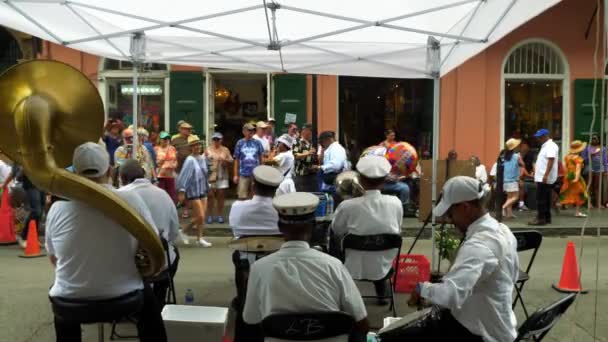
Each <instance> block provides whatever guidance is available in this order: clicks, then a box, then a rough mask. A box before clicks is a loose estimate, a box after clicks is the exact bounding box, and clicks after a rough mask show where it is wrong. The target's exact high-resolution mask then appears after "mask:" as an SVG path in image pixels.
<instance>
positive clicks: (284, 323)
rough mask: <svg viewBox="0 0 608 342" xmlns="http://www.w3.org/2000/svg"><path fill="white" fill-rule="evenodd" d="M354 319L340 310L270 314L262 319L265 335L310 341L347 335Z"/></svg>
mask: <svg viewBox="0 0 608 342" xmlns="http://www.w3.org/2000/svg"><path fill="white" fill-rule="evenodd" d="M354 324H355V320H354V319H353V317H352V316H350V315H348V314H346V313H344V312H341V311H336V312H316V313H287V314H274V315H270V316H268V317H266V318H264V320H263V321H262V329H263V331H264V336H265V337H273V338H279V339H283V340H291V341H312V340H319V339H324V338H330V337H336V336H340V335H349V334H350V332H351V331H352V330H353V326H354Z"/></svg>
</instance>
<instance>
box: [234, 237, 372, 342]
mask: <svg viewBox="0 0 608 342" xmlns="http://www.w3.org/2000/svg"><path fill="white" fill-rule="evenodd" d="M325 311H343V312H346V313H347V314H349V315H351V316H352V317H353V318H354V319H355V321H357V322H358V321H361V320H362V319H364V318H365V317H367V311H366V310H365V305H364V304H363V299H362V298H361V294H360V293H359V290H358V289H357V286H356V285H355V283H354V281H353V280H352V278H351V276H350V275H349V274H348V271H347V270H346V269H345V268H344V266H343V265H342V264H341V263H340V261H339V260H338V259H336V258H334V257H331V256H329V255H327V254H325V253H321V252H319V251H317V250H314V249H312V248H310V247H309V245H308V243H306V242H304V241H288V242H285V243H284V244H283V246H282V247H281V249H280V250H279V251H277V252H275V253H273V254H270V255H268V256H266V257H264V258H261V259H259V260H258V261H257V262H256V263H255V264H253V266H251V272H250V274H249V283H248V285H247V300H246V302H245V308H244V309H243V319H244V320H245V322H247V323H249V324H258V323H261V322H262V320H263V319H264V318H265V317H267V316H269V315H272V314H275V313H309V312H325ZM265 341H282V340H280V339H272V338H266V340H265ZM322 341H324V342H329V341H343V342H346V341H348V337H347V336H339V337H337V338H332V339H323V340H322Z"/></svg>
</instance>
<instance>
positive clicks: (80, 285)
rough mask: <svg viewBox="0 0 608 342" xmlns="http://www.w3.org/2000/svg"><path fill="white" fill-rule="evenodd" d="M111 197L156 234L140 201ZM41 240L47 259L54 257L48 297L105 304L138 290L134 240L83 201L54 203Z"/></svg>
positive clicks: (139, 281) (133, 197)
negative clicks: (44, 242) (52, 277)
mask: <svg viewBox="0 0 608 342" xmlns="http://www.w3.org/2000/svg"><path fill="white" fill-rule="evenodd" d="M107 187H108V188H110V189H111V190H112V191H116V190H114V189H113V188H112V187H111V186H109V185H107ZM116 194H117V195H118V196H119V197H121V198H122V199H124V200H125V201H126V202H127V203H128V204H129V205H130V206H131V207H132V208H133V209H134V210H135V211H137V212H138V213H139V214H140V215H141V216H142V217H143V218H144V220H146V221H147V222H148V223H150V225H151V226H152V228H153V229H155V230H156V227H155V226H154V220H153V219H152V217H151V215H150V212H149V211H148V208H147V207H146V205H145V204H144V203H143V201H142V199H141V198H140V197H139V196H137V195H135V194H130V193H125V192H117V191H116ZM45 241H46V250H47V251H48V253H49V255H54V256H55V257H56V258H57V264H56V267H55V281H54V282H53V286H52V287H51V290H50V291H49V296H51V297H64V298H78V299H108V298H114V297H118V296H121V295H124V294H126V293H129V292H131V291H135V290H139V289H142V288H143V282H142V279H141V275H140V273H139V271H138V270H137V267H136V266H135V253H136V252H137V247H138V242H137V240H135V238H134V237H133V236H132V235H131V234H129V232H128V231H127V230H126V229H125V228H123V227H122V226H120V225H119V224H117V223H116V222H114V220H112V219H110V218H109V217H107V216H106V215H104V214H103V213H101V212H100V211H99V210H97V209H95V208H93V207H91V206H90V205H88V204H86V203H84V202H80V201H57V202H55V203H54V204H53V205H52V206H51V209H50V210H49V213H48V215H47V218H46V237H45Z"/></svg>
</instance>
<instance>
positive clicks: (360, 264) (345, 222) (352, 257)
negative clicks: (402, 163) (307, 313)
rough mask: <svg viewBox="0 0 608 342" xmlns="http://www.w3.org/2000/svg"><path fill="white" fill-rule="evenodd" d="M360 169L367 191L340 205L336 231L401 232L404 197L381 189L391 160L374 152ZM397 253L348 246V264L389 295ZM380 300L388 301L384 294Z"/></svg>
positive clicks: (353, 272) (342, 233)
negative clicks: (350, 248) (400, 198)
mask: <svg viewBox="0 0 608 342" xmlns="http://www.w3.org/2000/svg"><path fill="white" fill-rule="evenodd" d="M357 171H359V173H360V174H361V177H360V179H361V185H362V186H363V188H364V189H365V194H364V195H363V196H362V197H357V198H353V199H349V200H345V201H344V202H342V203H341V204H340V205H339V206H338V210H336V214H335V216H334V219H333V221H332V225H331V226H332V230H333V232H334V234H335V235H336V236H337V237H339V238H340V237H344V236H345V235H347V234H356V235H375V234H400V233H401V223H402V222H403V207H402V205H401V201H400V200H399V199H398V198H397V197H395V196H390V195H383V194H382V193H380V191H381V190H382V188H383V187H384V182H385V179H386V177H387V176H388V175H389V173H390V171H391V164H390V163H389V162H388V160H386V158H384V157H380V156H372V155H370V156H366V157H363V158H361V159H360V160H359V162H358V163H357ZM396 253H397V250H396V249H393V250H388V251H374V252H370V251H355V250H346V255H345V262H344V265H345V266H346V268H347V269H348V272H349V273H350V274H351V275H352V276H353V278H355V279H369V280H374V286H375V288H376V294H377V295H378V296H385V294H386V286H387V283H388V282H387V276H388V275H390V270H391V269H392V266H393V260H394V258H395V255H396ZM378 302H379V303H380V304H381V305H386V304H387V302H386V300H385V299H384V298H382V299H379V300H378Z"/></svg>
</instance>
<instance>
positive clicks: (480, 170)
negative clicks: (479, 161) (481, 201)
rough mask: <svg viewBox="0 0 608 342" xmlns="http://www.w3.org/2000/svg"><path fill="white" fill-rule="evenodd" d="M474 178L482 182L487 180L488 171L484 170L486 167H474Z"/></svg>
mask: <svg viewBox="0 0 608 342" xmlns="http://www.w3.org/2000/svg"><path fill="white" fill-rule="evenodd" d="M475 178H477V179H478V180H480V181H482V182H484V183H487V182H488V172H487V171H486V167H485V166H484V165H479V166H476V167H475Z"/></svg>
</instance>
